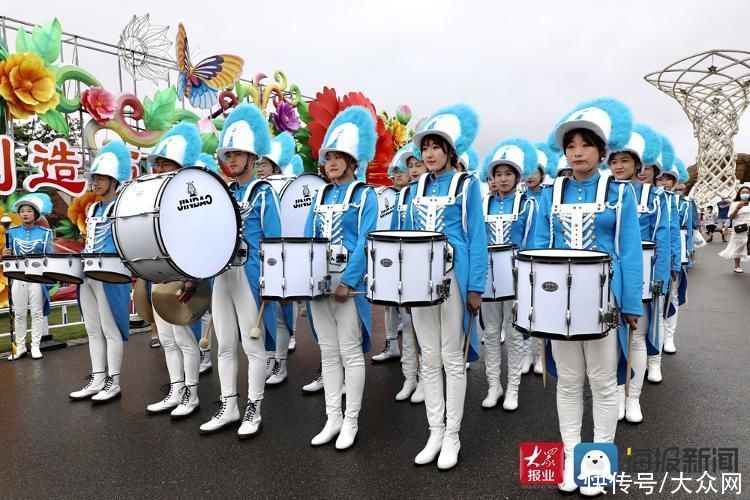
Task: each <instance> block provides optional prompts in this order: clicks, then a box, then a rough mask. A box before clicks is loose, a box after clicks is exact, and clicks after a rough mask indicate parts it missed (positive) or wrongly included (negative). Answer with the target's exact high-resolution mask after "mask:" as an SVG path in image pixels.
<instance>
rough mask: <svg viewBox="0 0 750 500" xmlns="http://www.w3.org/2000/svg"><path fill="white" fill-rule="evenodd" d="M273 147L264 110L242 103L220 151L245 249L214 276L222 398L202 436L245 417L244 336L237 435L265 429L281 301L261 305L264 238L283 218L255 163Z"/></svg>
mask: <svg viewBox="0 0 750 500" xmlns="http://www.w3.org/2000/svg"><path fill="white" fill-rule="evenodd" d="M270 149H271V134H270V132H269V131H268V122H267V121H266V119H265V117H264V116H263V113H261V112H260V110H259V109H258V108H257V107H255V106H254V105H252V104H247V103H243V104H240V105H239V106H237V107H236V108H235V109H234V110H233V111H232V113H231V114H230V115H229V117H228V118H227V120H226V122H224V128H223V129H222V131H221V137H220V138H219V147H218V148H217V150H216V152H217V155H218V157H219V159H220V160H221V161H222V162H224V164H225V166H226V168H227V169H228V170H229V172H230V174H231V176H232V177H233V178H234V181H235V182H233V183H232V184H231V185H230V190H231V191H232V195H233V196H234V198H235V200H236V201H237V202H238V204H239V206H240V217H241V219H242V226H241V227H242V231H241V240H240V247H241V248H240V250H239V251H238V254H237V260H236V261H235V263H234V264H233V266H232V267H230V268H229V269H228V270H227V271H225V272H224V273H222V274H220V275H219V276H217V277H216V279H215V280H214V286H213V294H212V301H211V308H212V312H213V314H212V317H213V321H214V329H215V331H216V341H217V343H218V354H217V365H218V371H219V382H220V385H221V397H220V398H219V402H220V405H219V408H218V410H217V411H216V413H214V415H213V417H211V420H209V421H208V422H206V423H204V424H203V425H201V427H200V432H201V434H212V433H214V432H218V431H220V430H222V429H225V428H227V427H228V426H230V425H232V424H233V423H234V422H237V421H238V420H240V413H239V407H238V401H237V399H238V396H239V395H238V393H237V371H238V369H239V359H238V355H239V346H238V339H240V338H241V339H242V349H243V350H244V351H245V355H246V356H247V359H248V367H247V371H248V377H247V386H248V388H247V405H246V407H245V413H244V416H243V417H242V423H241V424H240V428H239V429H238V431H237V437H238V438H239V439H246V438H251V437H254V436H256V435H257V434H258V432H259V431H260V427H261V422H262V419H261V402H262V400H263V391H264V387H265V383H266V352H267V351H270V350H275V337H276V305H275V304H274V303H273V302H266V303H265V304H264V305H261V298H260V257H259V242H260V240H261V239H263V238H273V237H279V236H280V235H281V222H280V219H279V211H278V206H279V201H278V198H277V196H276V192H275V191H274V190H273V188H272V187H271V185H270V184H268V183H266V182H264V181H262V180H257V179H255V180H254V179H253V178H254V166H255V163H256V162H257V160H258V159H259V158H262V157H263V156H264V155H266V154H268V153H269V152H270ZM217 222H220V221H217ZM259 316H260V319H259V318H258V317H259ZM256 325H258V326H257V327H256ZM238 328H239V332H238ZM255 328H259V330H260V331H259V332H258V333H259V335H258V337H257V338H255V336H253V335H252V333H253V332H255V331H257V330H255Z"/></svg>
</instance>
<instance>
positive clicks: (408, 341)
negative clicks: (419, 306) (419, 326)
mask: <svg viewBox="0 0 750 500" xmlns="http://www.w3.org/2000/svg"><path fill="white" fill-rule="evenodd" d="M394 316H396V317H397V318H399V320H400V321H401V323H402V324H403V330H402V331H401V373H403V375H404V378H406V379H412V378H416V376H417V346H416V345H414V328H413V327H412V319H411V314H409V312H408V311H407V310H406V308H405V307H401V308H399V314H398V315H395V314H394ZM396 328H398V324H397V325H396Z"/></svg>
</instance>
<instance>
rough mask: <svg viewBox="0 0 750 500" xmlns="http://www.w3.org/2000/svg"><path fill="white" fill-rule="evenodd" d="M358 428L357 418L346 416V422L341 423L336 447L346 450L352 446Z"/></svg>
mask: <svg viewBox="0 0 750 500" xmlns="http://www.w3.org/2000/svg"><path fill="white" fill-rule="evenodd" d="M358 430H359V427H358V426H357V419H356V418H354V417H346V418H344V423H343V424H342V425H341V431H340V432H339V437H338V438H337V439H336V449H337V450H346V449H347V448H351V446H352V445H353V444H354V439H355V438H356V437H357V431H358Z"/></svg>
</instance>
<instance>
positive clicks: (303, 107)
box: [297, 101, 312, 123]
mask: <svg viewBox="0 0 750 500" xmlns="http://www.w3.org/2000/svg"><path fill="white" fill-rule="evenodd" d="M309 107H310V106H309V105H308V103H307V102H306V101H300V102H299V104H297V113H299V117H300V120H302V121H303V122H305V123H310V122H311V121H312V118H310V111H309Z"/></svg>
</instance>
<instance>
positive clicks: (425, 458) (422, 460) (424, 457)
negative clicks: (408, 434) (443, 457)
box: [414, 428, 445, 465]
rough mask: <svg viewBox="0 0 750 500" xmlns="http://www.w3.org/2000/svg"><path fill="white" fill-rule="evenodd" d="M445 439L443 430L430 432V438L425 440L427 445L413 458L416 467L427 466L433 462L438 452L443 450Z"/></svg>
mask: <svg viewBox="0 0 750 500" xmlns="http://www.w3.org/2000/svg"><path fill="white" fill-rule="evenodd" d="M444 437H445V429H443V428H440V429H436V430H431V431H430V438H429V439H428V440H427V444H426V445H425V447H424V448H423V449H422V451H420V452H419V454H418V455H417V456H416V457H415V458H414V463H415V464H417V465H427V464H431V463H432V462H434V461H435V459H436V458H437V457H438V454H440V450H441V449H442V448H443V438H444Z"/></svg>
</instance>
